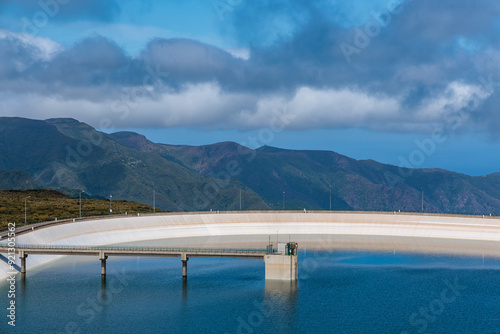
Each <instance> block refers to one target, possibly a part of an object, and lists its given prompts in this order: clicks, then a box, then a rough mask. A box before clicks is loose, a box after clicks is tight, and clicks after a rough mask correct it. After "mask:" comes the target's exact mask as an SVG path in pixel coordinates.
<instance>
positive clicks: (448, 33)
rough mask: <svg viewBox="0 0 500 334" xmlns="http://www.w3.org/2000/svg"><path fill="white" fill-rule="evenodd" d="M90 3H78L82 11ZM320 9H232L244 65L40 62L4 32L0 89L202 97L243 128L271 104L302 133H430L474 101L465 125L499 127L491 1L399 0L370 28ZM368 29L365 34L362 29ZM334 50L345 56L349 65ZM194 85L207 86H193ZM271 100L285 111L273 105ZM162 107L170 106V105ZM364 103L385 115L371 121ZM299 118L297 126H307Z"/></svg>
mask: <svg viewBox="0 0 500 334" xmlns="http://www.w3.org/2000/svg"><path fill="white" fill-rule="evenodd" d="M9 3H11V2H9ZM24 3H25V2H24V1H21V2H20V4H24ZM92 3H93V2H92V1H86V2H85V4H86V5H87V7H86V8H87V11H89V10H90V8H93V7H92V6H91V5H92ZM104 3H106V6H107V7H106V8H107V9H106V10H107V11H108V12H109V13H112V12H113V13H114V12H116V10H117V9H116V8H115V7H116V4H113V2H103V4H101V5H102V6H105V4H104ZM387 3H389V1H387ZM329 4H330V5H329ZM331 4H332V2H329V1H305V0H295V1H284V0H279V1H267V0H255V1H253V2H249V1H247V2H242V3H241V4H240V5H239V6H236V7H235V8H234V9H233V11H232V12H231V16H228V17H227V19H226V20H224V21H223V22H222V23H221V24H223V25H224V28H223V29H225V31H226V32H227V33H229V34H232V35H233V36H234V37H235V38H236V39H237V40H238V41H239V43H240V45H246V46H247V47H248V49H249V50H250V57H249V59H241V58H238V57H235V56H233V55H232V54H231V53H230V52H228V51H226V50H223V49H221V48H218V47H216V46H213V45H209V44H205V43H202V42H199V41H194V40H188V39H153V40H151V41H150V42H149V43H148V45H147V46H146V48H145V49H144V50H143V51H142V52H141V53H140V54H139V55H138V56H135V57H131V56H128V55H126V53H125V52H124V51H123V50H122V49H121V48H120V47H119V46H117V45H116V44H115V43H114V42H113V41H111V40H108V39H105V38H102V37H99V36H95V37H92V38H88V39H85V40H83V41H80V42H78V43H77V44H75V45H74V46H71V47H68V48H64V49H62V50H61V51H57V52H55V53H54V54H55V55H54V56H51V57H40V56H39V54H40V49H39V48H40V47H41V45H43V43H44V41H43V40H42V39H37V40H36V41H31V42H30V41H20V40H19V38H20V37H19V36H18V35H15V34H10V35H8V36H7V37H5V36H4V38H0V74H1V76H0V87H1V89H2V90H4V91H6V90H8V91H11V92H17V93H19V94H22V93H27V92H31V93H39V94H44V95H49V96H50V95H51V94H52V95H57V96H58V97H59V98H60V99H62V100H64V99H76V98H79V99H84V100H85V99H86V100H89V101H103V100H112V99H117V98H120V96H123V95H124V94H125V95H126V94H130V90H131V89H136V91H137V89H141V87H142V86H145V85H149V86H152V87H148V88H147V89H149V90H151V89H153V90H154V94H153V93H151V92H150V91H147V93H144V92H142V93H141V94H142V95H143V96H146V97H144V100H148V101H149V100H151V101H154V100H160V99H161V97H162V94H165V93H168V94H183V91H189V94H187V95H186V96H189V97H192V96H196V94H195V92H196V91H198V92H199V93H200V94H202V95H203V94H204V96H205V97H206V99H205V100H204V101H209V102H210V101H213V100H211V97H209V96H212V97H214V98H221V99H224V98H228V100H227V101H226V102H227V103H226V102H224V103H221V104H220V105H217V106H218V107H220V108H226V109H227V110H226V113H225V114H224V113H222V114H221V113H218V112H217V111H213V112H214V113H217V120H225V121H227V122H229V123H230V121H231V118H232V117H234V118H235V119H240V120H241V119H247V120H249V119H250V117H251V116H253V117H254V118H256V119H261V120H264V119H266V117H265V112H264V111H262V110H264V109H265V108H264V107H260V106H261V105H266V106H267V107H266V108H271V109H272V107H269V105H272V104H273V103H277V104H280V103H281V106H283V105H287V106H288V107H290V109H293V110H299V106H302V107H303V108H310V110H312V111H311V112H313V113H316V115H318V117H316V118H315V119H313V118H311V120H309V121H310V124H312V125H310V126H333V125H334V124H341V125H342V126H370V124H369V123H371V122H376V120H377V119H378V121H379V122H380V124H378V125H377V126H378V127H383V124H389V123H390V124H394V127H395V128H397V127H398V125H397V124H401V123H402V122H405V124H410V123H412V122H420V123H422V124H424V123H426V122H427V123H429V124H436V123H439V122H440V117H441V116H440V115H439V114H440V113H441V112H444V111H446V110H452V111H454V112H457V110H461V109H466V108H467V104H469V103H471V101H472V102H474V101H475V100H477V101H479V102H478V103H476V106H475V108H476V110H474V112H468V115H469V116H468V119H470V120H471V121H473V122H472V123H475V124H476V125H477V129H479V128H481V129H485V128H488V129H490V131H492V128H493V125H492V124H494V125H498V123H499V122H498V120H499V118H500V116H499V115H497V112H496V109H495V108H496V107H495V105H496V103H493V102H492V101H497V100H498V96H499V95H500V94H498V92H497V90H498V89H500V87H497V86H496V85H494V86H493V87H491V85H489V86H490V87H487V85H485V84H484V81H485V80H490V81H491V80H492V81H493V82H495V83H496V82H497V81H500V66H499V65H498V64H500V61H499V60H500V43H499V41H498V37H497V36H498V29H499V28H498V25H497V22H498V18H499V17H500V5H499V4H498V3H497V2H496V1H494V0H484V1H480V2H477V1H472V0H463V1H460V2H456V1H453V0H443V1H439V2H436V1H431V0H419V1H407V2H406V3H405V4H404V5H403V6H402V7H401V8H400V10H399V11H398V13H397V14H390V20H389V21H387V22H386V23H387V24H380V26H377V25H376V22H377V21H376V20H374V18H373V17H372V16H371V15H372V14H370V13H368V14H369V15H364V16H363V15H360V17H363V18H364V19H363V20H359V22H357V23H355V24H354V23H352V22H355V20H354V21H353V20H352V19H350V20H349V24H346V22H347V21H346V20H347V18H345V17H344V15H343V14H342V13H340V14H339V15H338V16H335V10H337V7H338V3H335V2H333V4H335V6H337V7H335V6H333V7H328V8H327V6H331ZM81 5H82V6H83V5H84V3H83V2H82V4H81ZM96 6H97V7H96V8H98V7H99V6H100V5H97V4H96ZM384 6H385V7H384ZM26 8H28V5H26ZM113 8H115V9H113ZM384 8H387V5H386V4H385V2H384V1H380V2H379V3H378V7H377V12H378V13H383V12H384V10H385V9H384ZM106 10H105V12H106ZM358 10H361V13H362V12H363V8H361V9H359V8H358ZM88 13H90V12H88ZM385 13H386V14H385V15H386V17H385V19H387V17H388V16H387V15H388V14H387V13H388V12H387V11H386V10H385ZM362 14H363V13H362ZM364 14H367V13H364ZM68 15H69V14H68ZM332 16H335V17H332ZM103 19H104V18H103ZM108 19H112V18H111V16H110V17H109V18H108ZM342 20H344V21H342ZM374 24H375V25H374ZM377 27H378V28H377ZM374 28H375V29H378V30H376V31H375V33H374V30H370V29H374ZM16 36H17V37H16ZM16 38H17V39H18V40H16ZM9 45H11V46H12V45H16V46H17V50H16V51H13V49H12V48H9ZM342 45H349V46H351V47H352V48H353V49H351V50H355V52H352V53H351V54H350V55H349V57H348V58H349V59H347V58H346V53H345V49H342V48H341V46H342ZM488 78H491V79H488ZM204 84H209V86H200V87H197V88H193V87H194V86H196V85H204ZM134 87H135V88H134ZM137 87H138V88H137ZM304 87H305V88H306V89H304ZM144 89H145V88H144ZM211 94H212V95H211ZM244 96H246V97H244ZM277 97H279V98H281V99H282V100H284V101H285V102H276V101H278V100H279V98H277ZM136 99H137V98H136ZM349 99H356V101H353V105H356V107H353V108H354V109H355V111H354V112H352V113H351V114H352V115H351V116H352V117H337V116H335V117H334V116H332V115H333V114H334V113H339V112H342V111H343V110H347V111H346V112H347V113H349V112H350V111H349V108H350V104H349V103H348V102H347V101H349ZM200 100H201V99H200ZM268 100H272V101H274V102H273V103H269V101H268ZM169 101H170V103H172V104H175V106H176V108H181V104H180V102H179V101H178V100H175V101H171V100H169ZM209 102H205V103H209ZM370 104H371V105H376V106H378V108H386V109H387V110H378V111H377V110H375V109H374V108H372V107H370ZM151 108H153V107H151ZM259 108H261V109H262V110H261V109H259ZM339 108H343V109H342V110H340V109H339ZM214 110H215V109H214ZM297 112H298V111H297ZM195 114H196V111H195V110H194V109H193V111H192V115H190V116H189V118H186V122H188V121H189V120H191V121H192V122H194V123H196V124H198V123H197V121H193V120H196V116H194V115H195ZM330 114H332V115H330ZM257 116H258V117H257ZM299 116H300V115H299ZM299 116H298V118H297V119H303V124H307V122H308V120H307V118H306V117H305V116H304V115H303V117H302V116H300V117H299ZM301 117H302V118H301ZM199 119H203V120H206V119H205V118H198V120H199ZM441 121H442V120H441ZM165 122H171V123H172V124H185V123H182V122H183V118H182V117H179V118H177V117H174V116H173V115H170V116H169V119H168V121H165ZM335 122H337V123H335ZM398 122H399V123H398ZM171 123H169V124H171ZM194 123H193V124H194ZM229 123H228V124H229ZM248 123H249V122H247V125H248ZM234 124H237V121H235V123H234ZM255 124H256V125H255V126H258V124H259V123H258V122H256V123H255ZM304 126H307V125H304ZM403 128H404V129H406V128H407V127H403ZM422 128H423V127H420V128H419V129H422ZM408 130H409V131H410V130H415V129H414V128H413V129H410V128H409V127H408Z"/></svg>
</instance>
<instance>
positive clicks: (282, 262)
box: [264, 242, 299, 281]
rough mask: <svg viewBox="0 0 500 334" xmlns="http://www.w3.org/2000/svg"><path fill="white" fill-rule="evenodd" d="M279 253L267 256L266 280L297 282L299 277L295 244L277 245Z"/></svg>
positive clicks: (265, 259)
mask: <svg viewBox="0 0 500 334" xmlns="http://www.w3.org/2000/svg"><path fill="white" fill-rule="evenodd" d="M278 251H279V253H272V254H267V255H266V256H265V257H264V262H265V264H266V280H277V281H297V279H298V277H299V264H298V245H297V243H295V242H289V243H287V244H286V245H285V244H278Z"/></svg>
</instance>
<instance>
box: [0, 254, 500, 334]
mask: <svg viewBox="0 0 500 334" xmlns="http://www.w3.org/2000/svg"><path fill="white" fill-rule="evenodd" d="M28 261H29V258H28ZM107 269H108V275H107V278H106V280H105V281H102V280H101V276H100V262H99V260H98V259H94V258H81V257H65V258H62V259H61V260H57V261H55V262H53V263H51V264H49V265H46V266H44V267H43V268H38V269H37V268H35V269H31V270H30V269H29V262H28V272H27V275H26V278H25V279H21V276H20V275H18V276H17V277H16V297H15V301H16V322H15V324H16V326H15V327H12V326H9V325H8V324H7V322H8V321H9V319H8V318H7V317H6V315H7V312H8V311H7V310H6V308H7V307H8V302H9V298H8V297H7V294H8V290H9V285H8V284H7V283H6V282H3V283H2V284H0V296H2V297H1V299H0V300H2V305H3V307H2V309H3V310H4V311H3V315H2V318H3V320H2V322H1V324H0V332H2V333H196V334H198V333H400V334H401V333H405V334H406V333H500V259H494V258H491V259H490V258H486V259H483V258H482V257H479V258H478V257H457V256H438V255H421V254H393V253H370V252H354V251H341V252H339V251H335V252H311V251H308V252H307V253H305V252H300V254H299V280H298V282H297V283H295V284H290V283H276V282H266V281H265V280H264V262H263V261H262V260H245V259H197V258H192V259H189V261H188V280H187V281H186V282H184V281H183V280H182V277H181V261H180V260H179V259H178V258H135V257H132V258H128V257H111V258H109V259H108V261H107Z"/></svg>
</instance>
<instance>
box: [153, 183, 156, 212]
mask: <svg viewBox="0 0 500 334" xmlns="http://www.w3.org/2000/svg"><path fill="white" fill-rule="evenodd" d="M153 213H156V189H153Z"/></svg>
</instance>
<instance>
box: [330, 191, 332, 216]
mask: <svg viewBox="0 0 500 334" xmlns="http://www.w3.org/2000/svg"><path fill="white" fill-rule="evenodd" d="M330 211H332V187H330Z"/></svg>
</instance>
